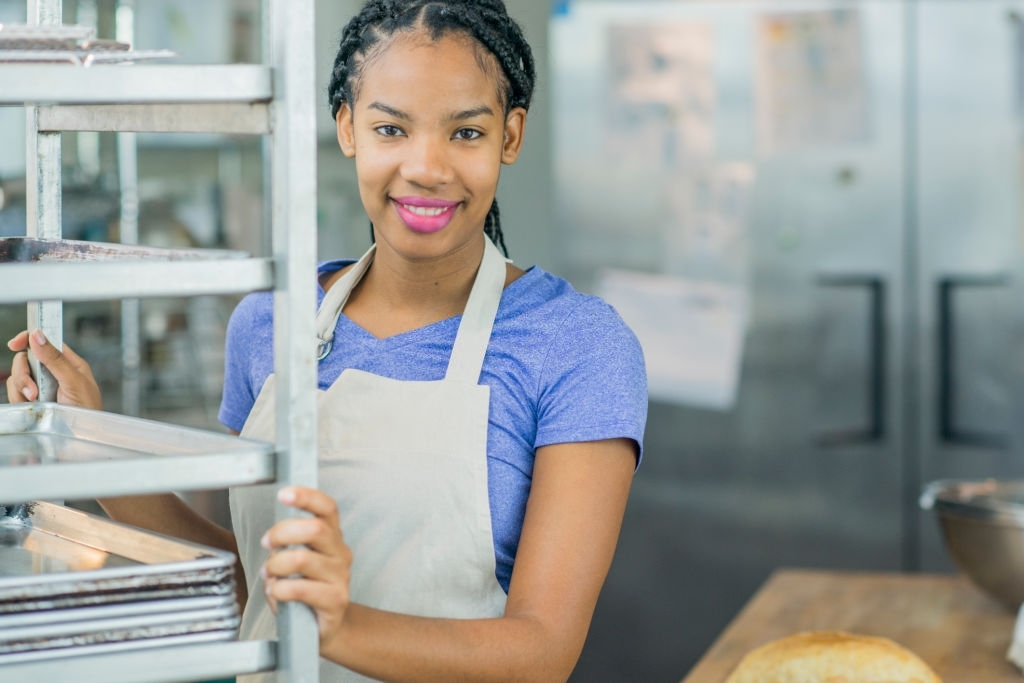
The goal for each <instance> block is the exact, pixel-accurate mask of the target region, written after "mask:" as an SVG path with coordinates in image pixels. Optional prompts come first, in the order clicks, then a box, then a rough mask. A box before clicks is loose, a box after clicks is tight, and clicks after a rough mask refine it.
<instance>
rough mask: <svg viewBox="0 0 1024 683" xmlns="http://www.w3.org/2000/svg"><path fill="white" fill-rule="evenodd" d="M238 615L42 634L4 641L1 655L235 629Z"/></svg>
mask: <svg viewBox="0 0 1024 683" xmlns="http://www.w3.org/2000/svg"><path fill="white" fill-rule="evenodd" d="M239 621H240V619H239V618H238V617H237V616H236V617H231V618H228V619H215V620H208V621H183V622H179V623H174V624H159V625H155V626H154V625H140V626H136V627H128V626H125V627H124V628H113V629H111V628H104V629H98V630H96V631H90V632H87V633H79V634H73V635H66V636H53V637H42V638H36V639H32V640H21V641H14V642H7V643H0V655H5V654H18V653H20V652H31V651H36V650H47V651H49V650H55V649H62V648H73V649H78V648H80V647H83V646H86V645H98V644H101V643H118V642H124V641H133V640H147V639H151V638H166V637H168V636H182V635H188V634H190V633H208V632H210V631H217V632H228V634H234V633H237V629H238V623H239ZM2 663H3V659H2V658H0V664H2Z"/></svg>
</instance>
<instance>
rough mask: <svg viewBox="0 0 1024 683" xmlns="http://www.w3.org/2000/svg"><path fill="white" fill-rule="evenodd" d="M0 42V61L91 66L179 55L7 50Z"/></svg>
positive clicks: (112, 51) (144, 51) (139, 51)
mask: <svg viewBox="0 0 1024 683" xmlns="http://www.w3.org/2000/svg"><path fill="white" fill-rule="evenodd" d="M3 47H4V46H3V44H2V43H0V63H15V62H32V63H36V64H74V65H76V66H91V65H93V64H129V63H132V62H142V61H151V60H154V59H169V58H171V57H177V56H178V55H177V53H175V52H171V51H170V50H133V51H130V52H125V51H121V50H116V49H109V48H102V49H91V50H66V49H65V50H59V49H46V50H6V49H3Z"/></svg>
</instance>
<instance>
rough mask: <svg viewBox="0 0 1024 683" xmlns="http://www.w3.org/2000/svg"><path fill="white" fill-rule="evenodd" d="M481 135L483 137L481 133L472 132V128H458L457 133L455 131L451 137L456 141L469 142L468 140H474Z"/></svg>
mask: <svg viewBox="0 0 1024 683" xmlns="http://www.w3.org/2000/svg"><path fill="white" fill-rule="evenodd" d="M481 135H483V133H481V132H480V131H478V130H473V129H472V128H460V129H458V130H457V131H455V135H454V136H453V137H454V138H455V139H456V140H465V141H469V140H476V139H477V138H479V137H480V136H481Z"/></svg>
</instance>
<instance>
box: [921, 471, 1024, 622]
mask: <svg viewBox="0 0 1024 683" xmlns="http://www.w3.org/2000/svg"><path fill="white" fill-rule="evenodd" d="M920 504H921V507H922V508H923V509H925V510H934V511H935V513H936V517H937V518H938V520H939V525H940V527H941V529H942V536H943V538H944V539H945V542H946V549H947V550H948V551H949V554H950V556H952V558H953V561H954V562H955V563H956V565H957V566H958V567H959V568H960V569H962V570H963V571H964V573H965V574H967V576H968V577H970V579H971V580H972V581H973V582H974V584H975V585H977V586H978V587H979V588H981V589H982V590H983V591H985V592H986V593H988V594H989V595H991V596H992V597H994V598H995V599H997V600H999V601H1000V602H1002V603H1003V604H1004V605H1006V606H1007V607H1008V608H1009V609H1011V610H1013V611H1017V609H1018V608H1019V607H1020V605H1021V603H1022V602H1024V481H995V480H985V481H962V480H961V481H952V480H943V481H935V482H932V483H930V484H928V486H926V487H925V489H924V492H923V493H922V494H921V499H920Z"/></svg>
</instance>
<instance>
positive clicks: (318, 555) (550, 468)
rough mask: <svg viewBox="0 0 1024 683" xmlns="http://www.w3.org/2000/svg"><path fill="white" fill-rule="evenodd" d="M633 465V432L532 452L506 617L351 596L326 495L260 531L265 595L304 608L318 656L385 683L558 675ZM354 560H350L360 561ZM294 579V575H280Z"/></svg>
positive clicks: (308, 498)
mask: <svg viewBox="0 0 1024 683" xmlns="http://www.w3.org/2000/svg"><path fill="white" fill-rule="evenodd" d="M635 466H636V445H635V444H634V443H633V441H631V440H629V439H611V440H607V441H597V442H586V443H573V444H559V445H552V446H545V447H543V448H540V449H538V451H537V457H536V462H535V465H534V471H533V483H532V488H531V491H530V497H529V500H528V502H527V507H526V517H525V520H524V523H523V531H522V536H521V537H520V541H519V549H518V552H517V555H516V560H515V566H514V569H513V573H512V583H511V585H510V587H509V595H508V602H507V604H506V608H505V614H504V616H503V617H501V618H497V619H430V618H423V617H411V616H406V615H400V614H395V613H391V612H384V611H381V610H376V609H371V608H369V607H365V606H362V605H358V604H349V603H348V583H347V581H348V566H349V564H350V563H351V558H350V557H349V556H348V555H347V553H348V550H347V548H346V547H345V546H344V542H343V539H342V537H341V533H340V532H339V531H338V529H337V513H336V511H335V510H334V508H333V501H331V499H330V498H328V497H327V496H326V495H324V494H322V493H319V492H316V491H311V490H308V489H291V490H289V489H285V490H284V493H285V494H286V495H287V494H288V493H292V494H295V500H294V503H293V504H294V505H296V506H297V507H301V508H304V509H306V510H308V511H310V512H312V513H313V514H314V515H316V518H315V519H310V520H288V521H286V522H282V523H280V524H278V525H276V526H275V527H274V528H273V529H271V531H270V532H268V534H267V545H268V546H269V547H270V548H271V549H275V548H279V547H282V546H286V545H292V544H306V545H308V546H309V549H287V550H281V551H280V552H276V553H274V554H273V555H272V556H271V558H270V559H269V560H268V561H267V564H266V565H265V568H264V571H265V572H266V573H267V577H268V579H269V580H268V581H267V591H268V597H269V598H270V599H271V605H272V606H273V605H274V604H275V602H276V601H284V600H298V601H301V602H305V603H306V604H308V605H310V606H311V607H312V608H313V609H314V610H315V611H316V613H317V618H318V623H319V625H320V641H321V642H320V651H321V654H322V655H323V656H324V657H327V658H329V659H331V660H333V661H336V662H338V663H339V664H342V665H344V666H347V667H349V668H351V669H353V670H355V671H358V672H360V673H363V674H365V675H369V676H371V677H374V678H379V679H381V680H386V681H453V680H472V681H509V680H515V681H533V680H537V681H564V680H565V679H566V678H568V676H569V674H570V673H571V672H572V670H573V668H574V667H575V665H576V662H577V660H578V658H579V655H580V652H581V650H582V648H583V643H584V641H585V639H586V634H587V630H588V629H589V626H590V620H591V617H592V616H593V612H594V606H595V604H596V603H597V597H598V594H599V593H600V590H601V586H602V585H603V583H604V580H605V577H606V576H607V573H608V568H609V566H610V565H611V560H612V556H613V554H614V551H615V545H616V543H617V540H618V535H619V529H620V527H621V524H622V517H623V514H624V512H625V507H626V498H627V495H628V493H629V487H630V483H631V481H632V476H633V470H634V468H635ZM356 561H358V558H356ZM293 574H301V575H302V576H303V578H302V579H294V578H291V579H289V578H282V577H287V576H289V575H293Z"/></svg>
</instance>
